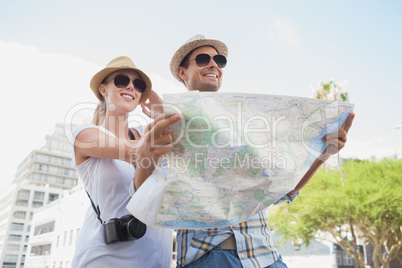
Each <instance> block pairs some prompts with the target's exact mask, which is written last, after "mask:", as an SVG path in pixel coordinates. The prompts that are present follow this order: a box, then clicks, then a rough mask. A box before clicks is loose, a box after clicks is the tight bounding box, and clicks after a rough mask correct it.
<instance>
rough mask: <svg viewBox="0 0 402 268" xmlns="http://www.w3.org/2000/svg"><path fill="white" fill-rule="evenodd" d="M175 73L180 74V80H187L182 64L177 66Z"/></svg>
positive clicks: (185, 70)
mask: <svg viewBox="0 0 402 268" xmlns="http://www.w3.org/2000/svg"><path fill="white" fill-rule="evenodd" d="M177 74H178V75H179V76H180V78H181V80H183V81H185V82H187V80H188V77H187V69H186V68H184V67H183V66H179V69H178V70H177Z"/></svg>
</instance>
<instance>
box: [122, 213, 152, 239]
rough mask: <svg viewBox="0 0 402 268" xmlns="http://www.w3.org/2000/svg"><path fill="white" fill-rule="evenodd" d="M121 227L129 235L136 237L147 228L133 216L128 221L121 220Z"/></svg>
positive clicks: (142, 233)
mask: <svg viewBox="0 0 402 268" xmlns="http://www.w3.org/2000/svg"><path fill="white" fill-rule="evenodd" d="M121 227H122V230H125V231H126V232H127V234H128V235H129V236H131V237H133V238H136V239H138V238H141V237H143V236H144V234H145V232H146V230H147V227H146V225H145V224H144V223H142V222H140V221H139V220H137V219H136V218H134V217H133V218H132V219H131V220H129V221H126V222H123V223H122V226H121Z"/></svg>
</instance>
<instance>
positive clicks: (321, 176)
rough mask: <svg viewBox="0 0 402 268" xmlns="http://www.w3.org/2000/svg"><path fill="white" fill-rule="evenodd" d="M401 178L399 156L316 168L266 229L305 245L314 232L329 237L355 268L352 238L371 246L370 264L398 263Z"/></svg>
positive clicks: (360, 260) (401, 245) (356, 253)
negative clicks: (335, 167)
mask: <svg viewBox="0 0 402 268" xmlns="http://www.w3.org/2000/svg"><path fill="white" fill-rule="evenodd" d="M401 180H402V160H401V159H397V158H396V157H393V158H384V159H382V160H380V161H377V160H375V159H371V160H370V161H368V160H367V161H361V160H350V161H347V162H346V163H345V164H344V165H343V167H342V168H341V169H320V170H319V171H318V172H317V174H316V175H315V176H314V178H313V179H312V180H311V181H310V182H309V184H308V185H307V186H305V188H304V189H303V190H302V191H303V192H302V193H301V194H300V195H299V197H298V198H297V200H296V201H295V202H293V203H292V204H290V205H283V206H280V207H279V208H278V209H277V210H276V212H275V213H273V215H270V219H271V224H272V227H273V229H275V230H276V231H278V232H279V233H282V234H284V235H285V239H288V240H289V239H292V240H293V241H297V240H300V239H301V241H303V243H305V244H308V243H309V241H310V240H311V239H315V238H317V236H321V237H320V238H321V239H326V240H329V241H331V242H334V241H335V242H334V243H335V244H337V245H339V246H340V247H341V248H342V249H343V250H344V251H345V252H346V253H347V254H349V256H351V257H355V260H357V261H355V267H358V266H356V265H358V264H360V265H362V266H363V267H364V261H363V257H362V256H361V254H360V252H359V251H358V250H357V241H358V239H362V240H364V241H368V242H370V243H371V244H372V245H373V247H374V252H373V262H374V265H375V267H376V268H378V267H387V265H388V264H389V262H390V261H392V260H394V259H398V260H399V262H400V263H402V262H401V251H402V229H401V225H402V206H401V200H402V191H401ZM323 234H329V237H328V235H327V236H323Z"/></svg>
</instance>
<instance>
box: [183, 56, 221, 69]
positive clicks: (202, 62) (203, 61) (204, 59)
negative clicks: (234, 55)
mask: <svg viewBox="0 0 402 268" xmlns="http://www.w3.org/2000/svg"><path fill="white" fill-rule="evenodd" d="M212 58H213V59H214V62H215V63H216V65H218V67H219V68H224V67H225V66H226V62H227V61H226V57H225V56H223V55H214V56H213V57H212ZM192 60H195V62H196V63H197V65H198V67H204V66H207V65H208V63H209V62H210V61H211V56H210V55H208V54H204V53H202V54H198V55H197V56H196V57H195V58H194V59H191V60H189V62H190V61H192Z"/></svg>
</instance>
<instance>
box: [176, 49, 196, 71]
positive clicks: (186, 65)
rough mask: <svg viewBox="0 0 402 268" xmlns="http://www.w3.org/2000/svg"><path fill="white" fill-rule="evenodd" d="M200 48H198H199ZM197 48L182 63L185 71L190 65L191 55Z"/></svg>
mask: <svg viewBox="0 0 402 268" xmlns="http://www.w3.org/2000/svg"><path fill="white" fill-rule="evenodd" d="M197 48H198V47H197ZM197 48H194V49H193V50H191V51H190V52H189V53H188V54H187V55H186V56H185V57H184V59H183V60H182V61H181V63H180V65H179V66H181V67H183V68H184V69H187V68H188V65H189V64H190V62H189V61H190V56H191V54H193V52H194V50H196V49H197Z"/></svg>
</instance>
